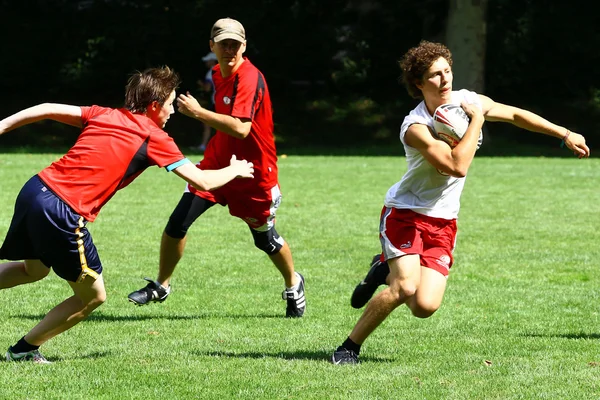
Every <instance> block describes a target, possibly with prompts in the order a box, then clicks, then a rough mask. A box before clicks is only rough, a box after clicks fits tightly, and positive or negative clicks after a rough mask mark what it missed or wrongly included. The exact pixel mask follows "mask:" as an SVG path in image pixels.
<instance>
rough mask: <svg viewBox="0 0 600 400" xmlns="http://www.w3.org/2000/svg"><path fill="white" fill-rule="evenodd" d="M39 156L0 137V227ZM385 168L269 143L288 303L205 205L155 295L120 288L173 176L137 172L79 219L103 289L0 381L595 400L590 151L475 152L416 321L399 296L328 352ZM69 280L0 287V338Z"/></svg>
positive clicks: (60, 389) (235, 231) (375, 160)
mask: <svg viewBox="0 0 600 400" xmlns="http://www.w3.org/2000/svg"><path fill="white" fill-rule="evenodd" d="M57 156H58V155H56V154H0V182H1V183H0V236H1V237H4V234H5V233H6V230H7V228H8V225H9V222H10V218H11V215H12V206H13V202H14V198H15V197H16V195H17V193H18V191H19V189H20V187H21V186H22V184H23V183H24V182H25V181H26V180H27V179H28V178H29V177H30V176H31V175H32V174H34V173H36V172H37V171H38V170H40V169H41V168H43V167H44V166H46V165H47V164H49V163H50V162H51V161H52V160H54V159H55V158H56V157H57ZM404 170H405V163H404V159H402V158H400V157H328V156H293V155H291V156H289V157H287V158H281V159H280V182H281V187H282V191H283V193H284V201H283V203H282V206H281V208H280V210H279V213H278V231H279V232H280V233H281V234H282V235H283V236H284V237H285V239H286V240H287V241H288V242H289V243H290V246H291V248H292V251H293V254H294V259H295V263H296V267H297V270H298V271H300V272H302V273H303V274H304V275H305V277H306V281H307V299H308V310H307V313H306V316H305V318H303V319H299V320H286V319H285V318H282V315H283V314H284V309H285V303H284V301H282V300H281V290H282V280H281V278H280V277H279V275H278V273H277V272H276V270H275V268H274V267H273V266H271V264H270V262H269V260H268V259H267V257H266V256H265V255H264V254H262V253H261V252H259V251H258V250H256V249H255V248H254V245H253V243H252V238H251V236H250V234H249V232H248V231H247V228H246V227H245V224H244V223H242V222H241V221H239V220H237V219H234V218H231V217H229V215H228V212H227V209H225V208H222V207H215V208H213V209H211V210H210V211H209V212H208V213H207V214H206V215H205V216H204V217H203V218H202V219H201V220H199V221H198V222H197V223H196V224H195V225H194V226H193V227H192V229H191V231H190V233H189V241H188V247H187V249H186V254H185V256H184V259H183V261H182V262H181V264H180V265H179V267H178V270H177V271H176V274H175V277H174V279H173V282H172V283H173V293H172V295H171V296H170V297H169V299H168V300H167V301H166V302H165V303H163V304H153V305H150V306H147V307H139V308H136V307H134V306H133V305H132V304H131V303H128V302H127V294H128V293H129V292H130V291H132V290H135V289H138V288H139V287H141V286H142V285H143V284H144V282H143V281H142V278H143V277H145V276H148V277H152V278H154V277H155V274H156V269H157V258H158V244H159V238H160V235H161V232H162V229H163V227H164V225H165V223H166V221H167V218H168V216H169V214H170V212H171V210H172V208H173V207H174V206H175V204H176V202H177V201H178V199H179V197H180V195H181V191H182V189H183V186H184V185H183V182H182V181H181V180H179V179H178V178H177V177H176V176H175V175H173V174H169V173H166V172H164V170H160V169H158V168H151V169H149V170H148V171H147V172H145V173H144V174H143V175H142V176H141V177H140V178H139V179H138V180H136V181H135V182H134V183H133V184H132V185H131V186H130V187H129V188H127V189H125V190H123V191H121V192H119V193H117V195H116V196H115V197H114V198H113V200H112V201H111V202H110V203H109V204H108V205H107V206H106V207H105V208H104V209H103V211H102V212H101V213H100V217H99V218H98V220H97V221H96V222H94V223H93V224H90V225H88V228H89V229H90V231H91V232H92V235H93V237H94V241H95V243H96V246H97V247H98V249H99V252H100V256H101V258H102V260H103V264H104V267H105V272H104V277H105V281H106V287H107V292H108V300H107V302H106V303H105V304H104V305H103V306H102V307H100V308H99V309H98V310H97V311H96V312H95V313H94V314H92V316H91V317H90V318H89V319H88V320H87V321H84V322H83V323H81V324H79V325H78V326H76V327H75V328H73V329H71V330H70V331H67V332H66V333H64V334H62V335H59V336H58V337H56V338H54V339H53V340H51V341H50V342H48V343H47V344H45V345H44V346H43V347H42V352H43V353H44V355H45V356H46V357H47V358H49V359H50V360H52V361H54V363H53V364H52V365H47V366H40V365H33V364H30V363H0V398H1V399H17V398H27V399H83V398H85V399H88V398H94V399H133V398H136V399H137V398H139V399H149V398H165V399H187V398H198V399H230V398H244V399H284V398H290V399H391V398H402V399H499V400H500V399H593V398H600V377H599V375H600V348H599V341H600V317H599V304H600V290H599V287H600V275H599V274H598V267H599V264H600V247H599V246H598V244H599V243H600V231H599V227H600V201H599V191H598V182H599V179H600V160H597V159H589V160H577V159H575V158H573V159H558V158H485V157H482V158H476V159H475V161H474V163H473V166H472V167H471V170H470V174H469V177H468V180H467V184H466V188H465V192H464V195H463V199H462V210H461V216H460V219H459V235H458V246H457V249H456V252H455V258H456V260H455V266H454V268H453V269H452V273H451V275H450V281H449V285H448V290H447V292H446V297H445V299H444V304H443V305H442V307H441V309H440V310H439V311H438V312H437V313H436V314H435V315H434V316H432V317H431V318H429V319H426V320H419V319H416V318H414V317H412V316H410V313H409V312H408V310H407V309H406V308H405V307H402V308H399V309H398V310H396V311H395V312H394V313H393V314H392V315H391V316H390V318H389V319H388V320H386V321H385V322H384V324H383V325H382V326H381V327H380V328H379V329H378V330H376V331H375V333H374V334H373V335H372V336H371V337H370V338H369V340H368V341H367V342H366V343H365V345H364V346H363V351H362V354H361V359H362V363H361V364H360V365H358V366H354V367H352V366H350V367H348V366H334V365H331V364H329V363H328V359H329V357H330V355H331V353H332V351H333V350H334V349H335V347H336V346H338V345H339V343H340V342H341V341H343V340H344V339H345V338H346V336H347V335H348V333H349V332H350V330H351V328H352V326H353V325H354V323H355V322H356V320H357V319H358V317H359V316H360V314H361V312H362V310H354V309H352V308H351V307H350V305H349V298H350V293H351V291H352V290H353V288H354V286H355V285H356V283H357V282H358V281H360V279H362V278H363V276H364V274H365V273H366V270H367V268H368V262H369V261H370V259H371V257H372V255H373V254H375V253H376V252H378V250H379V242H378V238H377V234H378V232H377V228H378V222H379V221H378V218H379V212H380V210H381V206H382V201H383V197H384V194H385V192H386V190H387V189H388V187H389V186H390V185H392V184H393V183H394V182H395V181H397V180H398V179H399V177H400V176H401V174H402V173H403V172H404ZM69 295H70V289H69V287H68V285H67V284H66V283H65V282H63V281H61V280H60V279H59V278H57V277H56V275H54V274H51V275H50V276H49V277H48V278H46V279H45V280H42V281H40V282H37V283H34V284H30V285H25V286H20V287H16V288H13V289H11V290H4V291H2V292H0V350H2V349H4V348H7V347H8V346H9V345H11V344H13V343H14V342H15V341H16V340H17V339H19V338H20V337H21V336H22V335H23V334H25V333H26V332H27V331H28V330H29V329H30V328H31V327H32V326H33V325H34V324H35V323H37V321H38V320H39V319H41V318H42V316H43V315H44V314H45V313H46V312H47V311H48V310H49V309H50V308H51V307H53V306H54V305H55V304H56V303H58V302H60V301H62V300H63V299H64V298H66V297H67V296H69ZM1 346H4V347H1Z"/></svg>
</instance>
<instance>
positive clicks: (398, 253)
mask: <svg viewBox="0 0 600 400" xmlns="http://www.w3.org/2000/svg"><path fill="white" fill-rule="evenodd" d="M414 219H415V213H414V212H412V211H410V210H398V209H395V208H389V207H384V208H383V210H382V212H381V219H380V225H379V239H380V241H381V249H382V252H383V256H384V258H385V259H386V260H390V259H392V258H396V257H402V256H405V255H408V254H419V255H420V254H421V253H422V251H423V240H422V239H421V232H419V230H418V229H417V226H416V224H415V221H414Z"/></svg>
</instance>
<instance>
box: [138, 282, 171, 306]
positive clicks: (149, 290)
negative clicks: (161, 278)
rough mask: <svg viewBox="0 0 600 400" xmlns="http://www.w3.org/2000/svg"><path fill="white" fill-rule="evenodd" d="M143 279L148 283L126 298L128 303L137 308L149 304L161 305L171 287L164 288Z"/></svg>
mask: <svg viewBox="0 0 600 400" xmlns="http://www.w3.org/2000/svg"><path fill="white" fill-rule="evenodd" d="M144 279H145V280H147V281H148V284H147V285H146V286H145V287H143V288H141V289H140V290H136V291H135V292H132V293H130V294H129V296H127V298H128V299H129V301H130V302H132V303H135V304H136V305H138V306H143V305H145V304H148V303H150V302H159V303H162V302H163V301H165V300H166V299H167V296H169V293H171V285H169V287H164V286H162V285H161V284H160V283H158V282H156V281H153V280H152V279H149V278H144Z"/></svg>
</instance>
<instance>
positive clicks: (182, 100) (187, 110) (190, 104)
mask: <svg viewBox="0 0 600 400" xmlns="http://www.w3.org/2000/svg"><path fill="white" fill-rule="evenodd" d="M177 111H179V112H180V113H182V114H183V115H187V116H188V117H192V118H193V117H195V116H196V115H197V114H198V113H200V112H201V111H202V106H201V105H200V103H198V100H196V99H195V98H194V96H192V95H191V94H190V92H187V93H186V94H180V95H179V97H177Z"/></svg>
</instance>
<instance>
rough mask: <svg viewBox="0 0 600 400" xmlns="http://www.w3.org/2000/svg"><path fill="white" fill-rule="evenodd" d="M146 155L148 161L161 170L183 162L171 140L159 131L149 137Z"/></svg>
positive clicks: (179, 152) (182, 157) (179, 151)
mask: <svg viewBox="0 0 600 400" xmlns="http://www.w3.org/2000/svg"><path fill="white" fill-rule="evenodd" d="M147 154H148V158H149V159H150V161H151V162H152V163H153V164H154V165H157V166H159V167H161V168H162V167H168V166H171V165H172V164H175V163H178V162H181V161H183V160H185V157H184V155H183V154H182V153H181V150H179V147H177V145H176V144H175V141H174V140H173V138H172V137H170V136H169V135H168V134H167V133H166V132H165V131H163V130H160V129H157V131H156V132H153V133H152V135H150V138H149V140H148V149H147ZM178 166H179V165H178ZM175 168H176V167H175Z"/></svg>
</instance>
